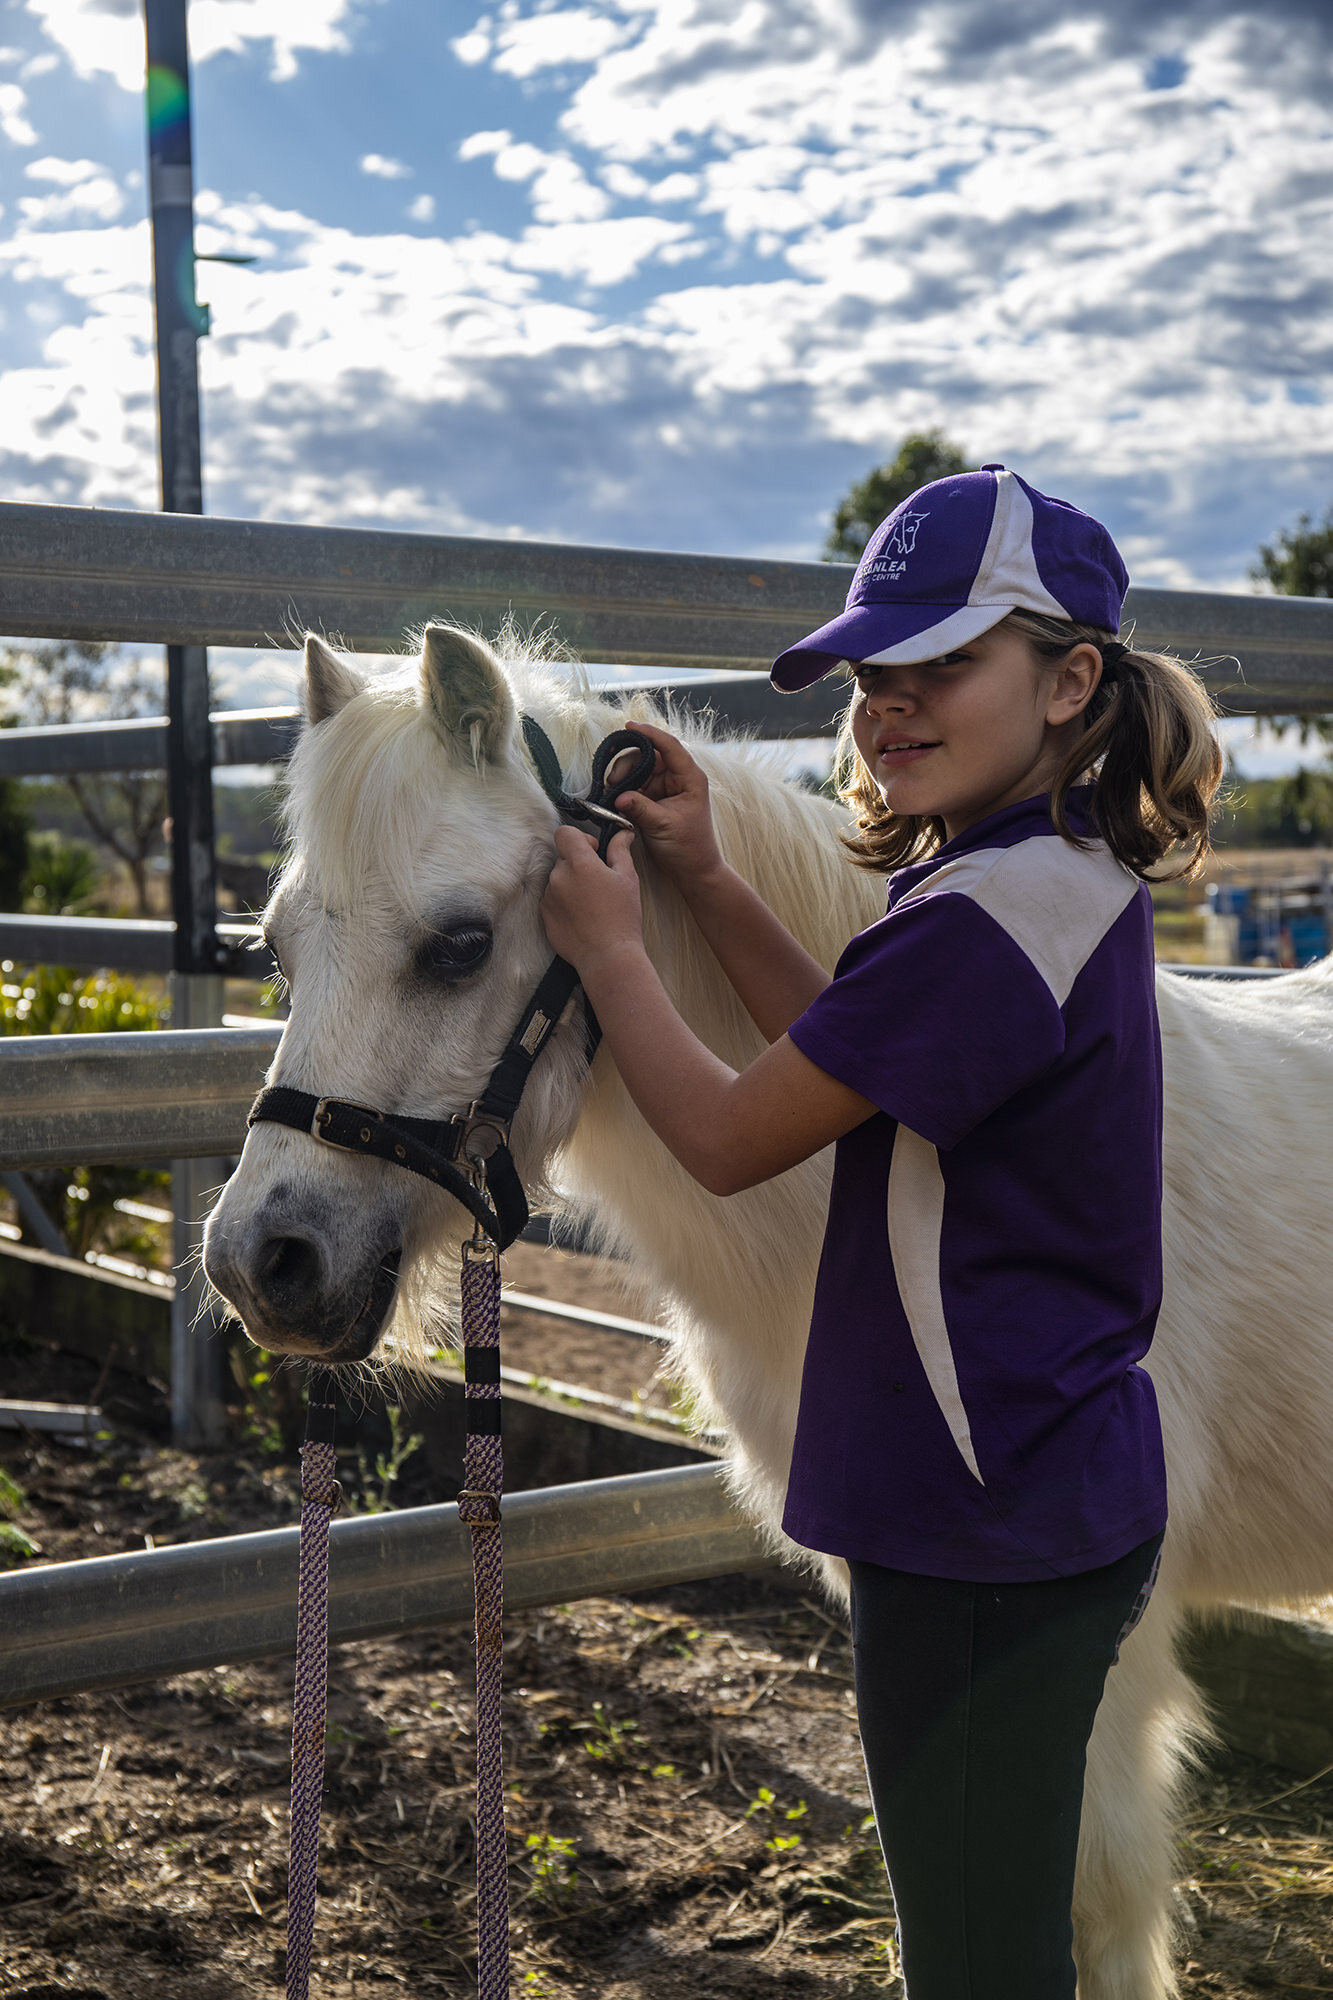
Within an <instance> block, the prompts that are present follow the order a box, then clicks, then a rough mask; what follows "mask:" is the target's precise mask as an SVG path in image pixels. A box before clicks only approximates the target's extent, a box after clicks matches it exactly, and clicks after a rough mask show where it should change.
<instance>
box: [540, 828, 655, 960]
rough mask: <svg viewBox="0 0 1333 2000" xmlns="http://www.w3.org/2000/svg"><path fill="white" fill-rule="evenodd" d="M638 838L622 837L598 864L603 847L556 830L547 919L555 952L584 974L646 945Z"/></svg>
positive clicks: (544, 918)
mask: <svg viewBox="0 0 1333 2000" xmlns="http://www.w3.org/2000/svg"><path fill="white" fill-rule="evenodd" d="M633 838H634V836H633V835H632V834H629V833H618V834H616V836H615V838H614V839H613V840H612V842H611V845H610V848H609V849H608V851H607V859H606V860H605V861H599V860H598V858H597V842H596V841H595V840H594V839H592V838H591V837H590V836H589V835H588V834H586V833H580V832H578V831H577V829H576V828H574V827H572V826H561V827H557V828H556V834H555V845H556V855H557V859H556V864H555V866H554V868H552V870H551V876H550V880H549V881H548V882H547V885H546V894H545V895H544V896H543V897H542V902H541V918H542V922H543V924H544V925H545V926H546V935H547V937H548V938H549V940H550V942H551V946H552V948H553V949H554V950H555V951H557V952H559V954H560V956H561V958H567V959H568V960H569V962H570V964H571V965H572V966H573V967H574V968H575V970H576V971H577V972H579V973H580V974H585V973H586V972H587V971H588V970H589V968H590V967H591V966H592V965H593V963H594V962H595V961H596V960H597V959H599V958H601V957H603V956H604V955H605V954H606V953H607V952H609V951H614V950H616V949H617V947H618V946H621V945H624V944H633V945H639V946H641V945H642V943H643V917H642V913H641V910H640V905H639V878H638V875H637V874H636V872H635V868H634V862H633V860H632V859H631V857H630V843H631V841H632V840H633Z"/></svg>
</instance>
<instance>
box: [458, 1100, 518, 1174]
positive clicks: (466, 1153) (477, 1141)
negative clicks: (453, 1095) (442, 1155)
mask: <svg viewBox="0 0 1333 2000" xmlns="http://www.w3.org/2000/svg"><path fill="white" fill-rule="evenodd" d="M453 1125H454V1132H455V1138H454V1158H455V1159H456V1160H459V1161H461V1162H462V1164H463V1165H464V1166H465V1167H469V1168H471V1169H473V1170H474V1171H475V1170H476V1169H477V1168H478V1167H480V1168H483V1169H484V1167H485V1165H486V1162H487V1160H489V1159H490V1157H491V1155H492V1154H493V1153H498V1152H500V1151H501V1149H502V1148H503V1147H506V1146H507V1145H508V1144H509V1125H508V1122H507V1120H505V1119H503V1118H501V1117H500V1116H499V1114H498V1113H497V1112H494V1111H479V1110H478V1109H477V1106H476V1105H475V1104H471V1105H469V1106H468V1108H467V1110H466V1111H459V1112H456V1113H455V1115H454V1119H453Z"/></svg>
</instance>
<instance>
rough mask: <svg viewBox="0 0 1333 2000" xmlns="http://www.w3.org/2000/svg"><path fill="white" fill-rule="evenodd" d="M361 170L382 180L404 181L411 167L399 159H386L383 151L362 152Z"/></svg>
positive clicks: (408, 177)
mask: <svg viewBox="0 0 1333 2000" xmlns="http://www.w3.org/2000/svg"><path fill="white" fill-rule="evenodd" d="M361 171H362V173H363V174H371V175H373V176H374V177H375V178H376V179H378V180H382V181H405V180H408V179H410V177H411V173H412V169H411V167H406V166H404V165H403V162H402V161H401V160H386V159H385V157H384V155H383V153H363V154H362V156H361Z"/></svg>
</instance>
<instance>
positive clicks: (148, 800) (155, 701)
mask: <svg viewBox="0 0 1333 2000" xmlns="http://www.w3.org/2000/svg"><path fill="white" fill-rule="evenodd" d="M0 671H5V672H7V675H8V678H9V679H10V680H11V681H12V682H13V684H14V688H15V694H16V703H17V707H18V710H19V713H20V716H21V719H22V720H23V721H24V722H26V723H30V724H36V725H46V726H50V725H52V724H54V723H65V722H107V721H121V722H123V721H128V720H130V719H132V718H133V717H135V716H144V715H161V714H162V713H163V712H164V709H165V706H166V702H165V690H164V688H163V685H162V675H161V671H160V670H158V671H154V670H153V669H152V668H151V667H149V665H148V664H147V663H146V662H145V661H144V660H142V659H140V658H138V657H137V656H135V655H130V656H129V657H126V656H125V655H124V654H122V653H121V652H120V651H119V650H118V649H117V648H115V647H112V646H103V645H97V644H89V643H86V642H84V641H82V640H60V641H52V642H47V641H34V642H33V643H31V644H29V645H26V646H10V647H7V648H6V649H5V652H4V656H3V658H0ZM64 783H65V785H66V787H67V788H68V790H69V792H70V793H71V794H72V796H73V798H74V800H75V802H76V804H77V805H78V808H79V811H80V812H81V813H82V815H83V817H84V820H85V821H86V823H87V826H88V829H89V831H90V832H91V834H92V835H93V838H94V839H95V840H96V841H97V842H98V844H99V845H100V846H102V847H104V848H106V849H108V850H109V852H110V853H112V854H114V855H115V857H116V859H117V860H118V861H122V862H123V863H124V864H125V867H126V869H127V870H128V871H129V876H130V880H131V881H132V882H133V884H134V896H135V901H136V903H137V905H138V913H139V915H140V916H141V917H148V916H151V915H152V914H153V912H152V907H151V905H150V903H149V898H148V864H149V862H150V860H151V859H152V857H153V855H154V854H155V853H156V852H157V850H158V849H159V848H160V847H161V845H162V822H163V820H164V819H165V817H166V811H167V792H166V781H165V778H164V776H163V774H162V773H161V772H160V771H117V772H115V773H114V774H113V773H108V774H107V775H106V776H105V777H103V776H102V775H101V774H100V773H97V774H94V773H91V772H80V773H78V774H77V775H75V776H71V777H68V778H66V779H65V780H64Z"/></svg>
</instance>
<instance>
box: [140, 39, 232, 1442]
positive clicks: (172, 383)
mask: <svg viewBox="0 0 1333 2000" xmlns="http://www.w3.org/2000/svg"><path fill="white" fill-rule="evenodd" d="M144 25H145V30H146V35H147V53H148V188H149V200H150V203H151V206H152V217H153V302H154V308H155V313H156V320H157V406H158V448H159V456H160V467H161V478H162V509H163V512H164V513H168V514H202V513H203V511H204V496H203V478H202V453H201V448H200V439H199V360H198V352H197V348H198V341H199V338H200V336H201V335H202V334H205V333H207V331H208V314H207V311H206V309H204V308H203V307H201V306H200V305H199V302H198V300H197V299H196V298H195V292H194V271H195V261H194V171H193V165H192V159H191V145H190V58H189V45H188V40H187V34H186V0H144ZM208 712H209V696H208V654H207V652H206V650H205V649H204V647H202V646H168V647H167V798H168V809H169V811H170V813H171V906H172V916H173V917H174V919H175V925H176V930H175V937H174V946H173V977H172V982H171V984H172V996H171V997H172V1022H173V1024H174V1026H176V1027H178V1028H185V1027H190V1028H204V1027H214V1026H217V1025H220V1023H221V1020H222V1007H223V999H222V980H221V978H220V977H219V976H218V967H219V964H220V960H219V956H218V939H217V885H216V878H215V873H214V862H213V740H212V731H211V729H210V726H209V719H208ZM226 1171H227V1168H226V1162H224V1161H222V1160H189V1161H179V1160H178V1161H176V1162H174V1163H173V1168H172V1187H173V1205H174V1207H175V1211H176V1229H175V1256H176V1297H175V1303H174V1305H173V1308H172V1334H171V1339H172V1429H173V1433H174V1435H175V1438H176V1441H177V1443H178V1444H209V1443H215V1442H216V1441H217V1440H218V1439H219V1438H220V1436H221V1434H222V1342H221V1339H220V1338H219V1329H218V1327H217V1326H216V1325H215V1324H214V1320H213V1316H212V1313H211V1311H210V1309H209V1305H208V1300H207V1295H206V1289H205V1287H204V1284H203V1277H202V1271H201V1269H200V1263H199V1251H200V1248H201V1234H202V1232H201V1222H202V1215H203V1210H204V1207H205V1205H206V1198H207V1194H208V1191H209V1190H210V1189H212V1188H213V1187H215V1186H216V1185H217V1183H218V1182H219V1181H221V1180H224V1179H225V1178H226Z"/></svg>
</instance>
